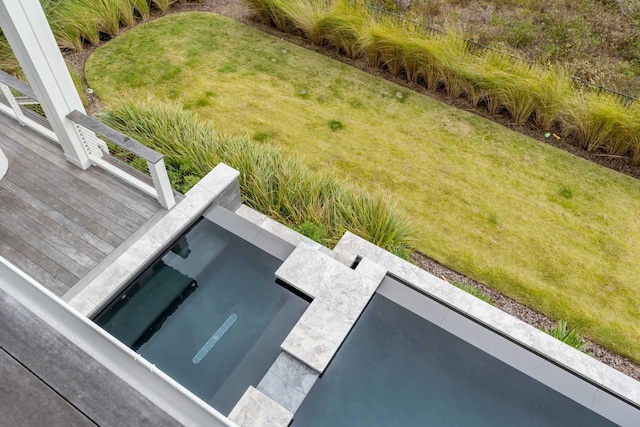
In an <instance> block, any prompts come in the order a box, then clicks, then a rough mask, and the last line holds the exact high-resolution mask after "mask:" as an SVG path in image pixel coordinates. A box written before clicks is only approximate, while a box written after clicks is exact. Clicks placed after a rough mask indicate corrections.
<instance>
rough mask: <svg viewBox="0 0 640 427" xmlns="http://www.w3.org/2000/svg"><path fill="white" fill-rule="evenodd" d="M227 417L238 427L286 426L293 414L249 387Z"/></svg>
mask: <svg viewBox="0 0 640 427" xmlns="http://www.w3.org/2000/svg"><path fill="white" fill-rule="evenodd" d="M229 419H230V420H231V421H233V422H234V423H236V424H238V426H239V427H257V426H260V427H286V426H287V425H289V423H290V422H291V420H292V419H293V414H292V413H291V412H289V411H287V410H286V409H284V408H283V407H282V406H280V405H278V404H277V403H276V402H274V401H273V400H272V399H270V398H269V397H267V396H265V395H264V394H263V393H262V392H260V391H258V390H256V389H255V388H254V387H249V388H248V389H247V391H246V392H245V393H244V395H243V396H242V397H241V398H240V401H239V402H238V403H237V404H236V406H235V407H234V408H233V410H231V413H230V414H229Z"/></svg>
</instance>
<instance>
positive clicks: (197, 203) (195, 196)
mask: <svg viewBox="0 0 640 427" xmlns="http://www.w3.org/2000/svg"><path fill="white" fill-rule="evenodd" d="M185 196H186V197H185V198H184V200H182V201H181V202H180V203H178V204H177V205H176V206H175V207H174V208H173V210H175V211H177V212H178V213H180V214H182V215H186V216H188V217H194V216H200V215H202V213H203V212H204V210H205V209H206V208H207V207H208V206H209V205H210V204H211V203H212V202H213V200H214V199H215V196H216V195H215V193H212V192H211V191H209V190H207V189H206V188H204V187H201V186H199V185H198V184H196V185H194V186H193V187H191V190H189V191H187V194H185Z"/></svg>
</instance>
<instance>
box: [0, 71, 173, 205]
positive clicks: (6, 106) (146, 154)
mask: <svg viewBox="0 0 640 427" xmlns="http://www.w3.org/2000/svg"><path fill="white" fill-rule="evenodd" d="M0 91H1V92H2V94H1V95H0V111H2V112H3V113H5V114H7V115H8V116H10V117H13V118H15V119H16V120H17V121H18V123H20V124H21V125H22V126H27V127H29V128H31V129H33V130H35V131H36V132H38V133H40V134H41V135H44V136H45V137H47V138H49V139H51V140H53V141H55V142H58V143H59V140H58V137H57V136H56V134H55V133H54V132H53V130H52V129H51V126H50V125H49V122H48V121H47V119H46V118H45V117H43V116H42V115H40V114H38V113H36V112H35V111H32V110H31V109H27V108H24V107H23V106H24V105H30V104H39V103H38V101H37V99H36V95H35V93H34V92H33V90H32V89H31V87H30V86H29V85H28V84H26V83H24V82H22V81H20V80H18V79H16V78H15V77H12V76H10V75H9V74H7V73H4V72H2V71H0ZM16 93H17V94H19V95H16ZM67 118H68V119H69V120H71V121H73V122H74V125H75V128H76V131H77V132H78V135H80V138H81V139H82V142H83V147H84V149H85V151H86V153H87V156H88V157H89V159H90V160H91V163H92V164H93V165H94V166H99V167H100V168H102V169H104V170H106V171H107V172H109V173H111V174H113V175H115V176H117V177H118V178H120V179H122V180H123V181H125V182H127V183H129V184H130V185H132V186H134V187H136V188H137V189H139V190H140V191H142V192H144V193H146V194H148V195H150V196H151V197H153V198H155V199H157V200H158V203H160V205H161V206H162V207H164V208H166V209H171V208H172V207H173V206H174V205H175V203H176V202H175V197H174V195H173V190H172V189H171V184H170V182H169V177H168V175H167V170H166V167H165V164H164V158H163V156H162V154H160V153H158V152H156V151H154V150H152V149H150V148H149V147H146V146H145V145H142V144H141V143H139V142H138V141H136V140H134V139H131V138H129V137H128V136H126V135H123V134H121V133H119V132H117V131H115V130H114V129H111V128H110V127H109V126H107V125H105V124H103V123H101V122H99V121H98V120H95V119H93V118H91V117H89V116H87V115H86V114H84V113H82V112H80V111H77V110H76V111H73V112H71V113H69V114H68V115H67ZM98 135H100V136H101V137H102V138H104V139H106V140H107V141H109V142H111V143H113V144H115V145H117V146H118V147H120V148H121V149H124V150H126V151H128V152H130V153H131V154H133V155H134V156H136V157H140V158H142V159H144V160H145V161H146V162H147V167H148V169H149V174H150V175H151V180H149V179H148V178H149V177H148V176H146V175H142V174H140V173H138V171H136V170H133V169H132V168H131V167H129V166H128V165H126V164H125V163H124V162H121V161H119V160H117V159H115V158H114V157H112V156H111V155H110V153H109V148H108V146H107V144H106V143H105V141H103V140H102V139H100V138H99V137H98ZM141 175H142V176H141ZM148 181H151V182H148Z"/></svg>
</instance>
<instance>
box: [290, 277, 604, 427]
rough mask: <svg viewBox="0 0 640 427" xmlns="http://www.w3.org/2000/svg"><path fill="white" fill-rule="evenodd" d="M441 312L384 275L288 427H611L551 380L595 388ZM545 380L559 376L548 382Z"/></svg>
mask: <svg viewBox="0 0 640 427" xmlns="http://www.w3.org/2000/svg"><path fill="white" fill-rule="evenodd" d="M444 310H448V309H447V308H446V307H443V306H439V305H438V303H436V302H434V301H433V300H429V299H427V297H425V296H424V295H422V294H419V293H418V292H416V291H415V290H412V289H409V288H408V287H407V286H405V285H404V284H401V283H398V282H395V281H394V280H393V279H390V278H388V277H387V278H385V280H384V281H383V282H382V284H381V286H380V288H379V289H378V293H376V294H375V295H374V296H373V298H372V299H371V301H370V302H369V305H368V306H367V308H366V309H365V310H364V312H363V313H362V314H361V316H360V318H359V319H358V321H357V322H356V324H355V325H354V327H353V329H352V330H351V332H350V333H349V335H348V337H347V339H346V340H345V341H344V342H343V344H342V346H341V348H340V350H339V351H338V352H337V353H336V355H335V356H334V358H333V360H332V361H331V363H330V364H329V366H328V367H327V369H326V370H325V371H324V374H323V375H322V377H321V378H320V379H319V380H318V381H316V383H315V385H314V386H313V388H311V390H310V391H309V393H308V394H307V396H306V398H305V400H304V401H303V402H302V404H301V406H300V407H299V408H298V410H297V412H296V413H295V415H294V418H293V423H292V424H291V425H292V426H294V427H296V426H305V427H307V426H308V427H313V426H336V427H337V426H368V427H369V426H431V425H433V426H515V425H517V426H540V425H544V426H572V425H575V426H613V425H616V424H614V423H612V422H611V421H609V420H607V419H605V418H604V417H602V416H601V415H599V414H597V413H595V412H593V411H592V410H590V409H588V408H587V407H585V406H583V405H581V404H579V403H577V402H576V401H574V400H572V399H570V398H569V397H567V396H565V395H563V394H561V393H559V392H558V391H556V390H555V389H554V388H553V387H551V386H549V383H553V382H554V380H557V381H566V382H569V383H570V385H571V387H572V390H573V392H575V393H584V395H585V396H587V397H588V399H587V400H589V399H591V401H593V400H594V399H595V393H596V392H597V390H595V389H593V386H592V385H590V384H588V383H586V382H585V381H583V380H581V379H579V378H577V377H574V376H572V375H571V374H569V373H568V372H566V371H563V370H561V368H559V367H557V366H553V365H550V364H549V363H548V361H546V360H545V359H543V358H542V357H540V356H538V355H536V354H534V353H531V352H529V351H528V350H526V349H524V348H522V347H519V346H517V345H516V344H515V343H512V342H510V341H508V340H506V339H505V338H504V337H501V336H499V335H498V334H495V333H494V332H492V331H489V330H488V329H486V328H484V327H483V326H481V325H478V324H476V323H474V322H472V321H471V320H470V319H468V318H465V317H464V316H462V315H460V314H457V313H453V315H452V314H451V312H449V313H446V314H445V311H444ZM425 313H426V316H425ZM438 316H440V317H441V318H444V316H447V317H448V318H449V319H451V320H449V321H448V324H449V325H450V326H451V327H450V328H449V329H451V330H452V329H457V330H459V331H464V334H466V335H467V336H475V338H476V342H477V343H481V342H485V343H486V347H485V348H484V349H481V348H478V347H476V346H474V345H472V344H470V343H469V342H467V341H465V340H463V339H461V338H460V337H459V335H462V334H457V333H456V334H454V333H451V332H449V331H448V330H446V329H444V328H443V327H440V326H438V325H437V324H436V323H434V322H433V321H432V320H433V318H434V317H438ZM453 316H457V317H453ZM425 317H427V318H428V317H431V320H427V318H425ZM472 341H473V340H472ZM489 348H491V349H492V351H487V350H488V349H489ZM491 352H492V353H494V354H497V353H501V355H502V357H494V355H492V354H490V353H491ZM514 366H517V367H518V369H516V368H515V367H514ZM525 372H527V373H529V374H531V375H533V376H536V377H537V378H538V379H540V381H538V380H537V379H534V378H533V376H530V375H527V374H525ZM534 373H535V374H534ZM565 375H566V377H565ZM545 376H554V377H555V379H554V380H549V381H546V382H545V381H543V380H542V378H543V377H545ZM589 393H592V394H589ZM591 396H593V397H591Z"/></svg>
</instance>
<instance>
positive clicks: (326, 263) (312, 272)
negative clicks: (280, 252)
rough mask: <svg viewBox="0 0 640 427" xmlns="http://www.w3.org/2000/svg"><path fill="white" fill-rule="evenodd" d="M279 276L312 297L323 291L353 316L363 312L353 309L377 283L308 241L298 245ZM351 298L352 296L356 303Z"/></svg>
mask: <svg viewBox="0 0 640 427" xmlns="http://www.w3.org/2000/svg"><path fill="white" fill-rule="evenodd" d="M276 277H278V278H279V279H281V280H283V281H285V282H286V283H288V284H290V285H291V286H293V287H295V288H296V289H299V290H300V291H302V292H304V293H306V294H307V295H309V296H311V297H316V296H318V297H320V295H321V294H322V295H323V296H322V298H323V299H324V300H326V301H328V302H330V305H332V306H334V307H336V308H337V309H338V310H340V311H342V312H343V313H345V314H348V315H350V316H352V317H353V316H355V317H357V316H358V315H359V314H360V312H357V313H356V312H354V310H355V308H354V307H355V306H357V307H360V306H361V305H362V297H366V296H368V297H370V296H371V295H372V294H373V292H375V289H376V287H377V283H375V282H374V281H372V280H371V279H368V278H366V277H364V276H362V275H361V274H358V273H356V272H355V271H353V270H351V269H350V268H348V267H346V266H345V265H343V264H341V263H339V262H338V261H336V260H334V259H333V258H330V257H328V256H327V255H324V254H322V253H320V252H318V251H316V250H314V249H313V248H312V247H309V246H308V245H306V244H305V243H300V244H299V245H298V247H296V249H295V250H294V251H293V253H292V254H291V255H290V256H289V258H287V259H286V260H285V262H284V263H283V264H282V265H281V266H280V268H279V269H278V270H277V271H276ZM345 295H346V296H345ZM349 300H353V303H351V302H350V301H349ZM367 301H368V299H367ZM334 303H335V304H338V305H339V306H340V307H341V308H340V307H337V306H335V305H334ZM365 304H366V302H365ZM352 306H353V307H352Z"/></svg>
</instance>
